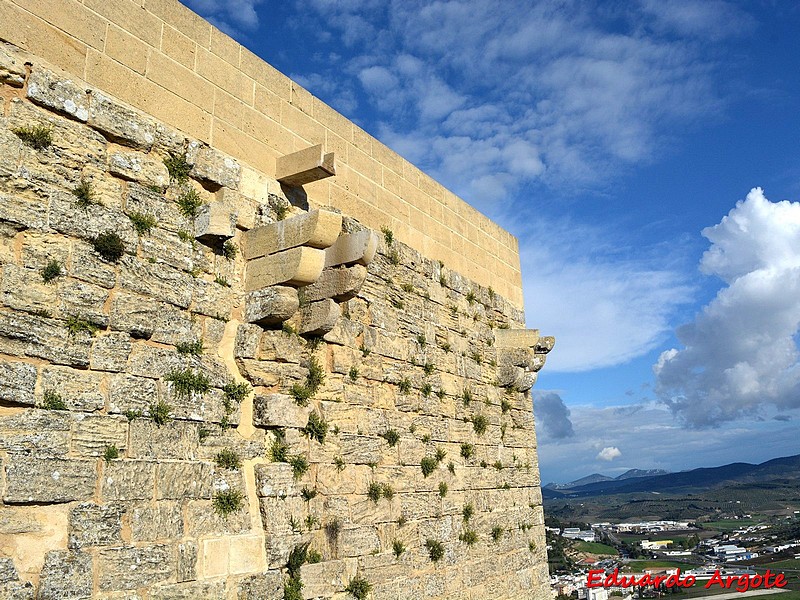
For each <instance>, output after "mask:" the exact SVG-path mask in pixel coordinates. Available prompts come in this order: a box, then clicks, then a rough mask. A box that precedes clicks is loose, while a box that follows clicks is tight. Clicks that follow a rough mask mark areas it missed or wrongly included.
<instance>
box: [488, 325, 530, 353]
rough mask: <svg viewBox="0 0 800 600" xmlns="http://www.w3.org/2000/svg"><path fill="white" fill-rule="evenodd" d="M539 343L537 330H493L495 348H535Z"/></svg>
mask: <svg viewBox="0 0 800 600" xmlns="http://www.w3.org/2000/svg"><path fill="white" fill-rule="evenodd" d="M538 343H539V330H538V329H495V330H494V345H495V347H496V348H498V349H501V348H512V349H513V348H535V347H536V345H537V344H538Z"/></svg>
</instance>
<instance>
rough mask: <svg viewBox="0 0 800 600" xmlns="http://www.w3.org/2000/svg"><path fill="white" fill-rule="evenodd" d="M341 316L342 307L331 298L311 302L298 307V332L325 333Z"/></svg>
mask: <svg viewBox="0 0 800 600" xmlns="http://www.w3.org/2000/svg"><path fill="white" fill-rule="evenodd" d="M341 316H342V308H341V307H340V306H339V305H338V304H336V302H334V301H333V300H330V299H327V300H320V301H319V302H311V303H310V304H307V305H305V306H304V307H303V308H301V309H300V327H299V329H298V333H301V334H309V335H325V334H326V333H328V332H329V331H330V330H331V329H333V326H334V325H336V321H338V320H339V317H341Z"/></svg>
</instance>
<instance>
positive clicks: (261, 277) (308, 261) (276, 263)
mask: <svg viewBox="0 0 800 600" xmlns="http://www.w3.org/2000/svg"><path fill="white" fill-rule="evenodd" d="M324 262H325V253H324V252H323V251H322V250H315V249H314V248H306V247H301V248H292V249H291V250H285V251H284V252H278V253H277V254H272V255H270V256H262V257H261V258H256V259H254V260H251V261H248V263H247V279H246V281H245V289H246V290H247V291H248V292H251V291H253V290H259V289H261V288H265V287H268V286H271V285H280V284H286V285H308V284H309V283H314V282H315V281H316V280H317V278H318V277H319V276H320V274H321V273H322V265H323V264H324Z"/></svg>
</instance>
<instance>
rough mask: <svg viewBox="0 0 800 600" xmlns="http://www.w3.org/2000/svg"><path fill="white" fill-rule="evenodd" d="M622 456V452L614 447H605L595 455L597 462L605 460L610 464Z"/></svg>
mask: <svg viewBox="0 0 800 600" xmlns="http://www.w3.org/2000/svg"><path fill="white" fill-rule="evenodd" d="M620 456H622V452H620V449H619V448H617V447H616V446H606V447H605V448H603V449H602V450H600V452H598V453H597V460H605V461H607V462H611V461H612V460H614V459H615V458H619V457H620Z"/></svg>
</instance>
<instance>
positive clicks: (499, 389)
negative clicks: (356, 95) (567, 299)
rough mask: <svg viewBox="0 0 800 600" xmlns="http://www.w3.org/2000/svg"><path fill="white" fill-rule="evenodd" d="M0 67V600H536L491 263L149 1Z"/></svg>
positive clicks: (501, 297) (372, 163) (53, 6)
mask: <svg viewBox="0 0 800 600" xmlns="http://www.w3.org/2000/svg"><path fill="white" fill-rule="evenodd" d="M0 40H2V41H0V499H2V503H1V504H0V600H3V599H9V600H10V599H14V600H33V599H40V600H65V599H76V600H77V599H84V598H93V599H94V598H98V599H99V598H102V599H108V600H111V599H119V600H146V599H151V600H155V599H159V600H168V599H169V600H177V599H185V600H190V599H191V600H218V599H230V600H233V599H241V600H245V599H246V600H265V599H284V600H297V599H301V598H302V599H312V598H320V599H337V600H344V599H347V598H358V599H364V598H374V599H376V600H389V599H392V600H415V599H420V598H436V599H445V598H447V599H454V600H455V599H473V600H478V599H481V600H483V599H517V598H526V599H535V600H544V599H545V598H548V597H549V589H548V587H549V586H548V574H547V564H546V551H545V542H544V529H543V515H542V506H541V491H540V487H539V484H540V482H539V472H538V464H537V458H536V437H535V433H534V421H533V414H532V411H531V400H530V396H529V394H528V390H529V389H530V388H531V386H533V384H534V383H535V380H536V374H537V372H538V371H539V370H540V369H541V368H542V367H543V365H544V362H545V358H546V355H547V353H548V352H549V351H550V350H551V349H552V347H553V344H554V340H553V338H550V337H542V336H540V335H539V333H538V332H537V331H535V330H525V329H524V315H523V313H522V292H521V281H520V274H519V273H520V272H519V257H518V254H517V246H516V240H515V239H514V238H513V236H511V235H510V234H508V233H507V232H505V231H503V230H502V229H500V228H499V227H498V226H497V225H495V224H493V223H492V222H491V221H489V220H487V219H486V218H485V217H483V216H482V215H480V214H479V213H477V212H475V211H474V210H473V209H471V208H469V207H468V206H467V205H466V204H465V203H464V202H463V201H461V200H460V199H458V198H457V197H455V196H454V195H452V194H451V193H450V192H448V191H447V190H445V189H444V188H442V187H441V186H440V185H439V184H437V183H436V182H434V181H433V180H431V179H430V178H429V177H427V176H426V175H424V174H422V173H421V172H420V171H419V170H417V169H416V168H415V167H413V166H412V165H410V164H409V163H408V162H407V161H405V160H403V159H402V158H400V157H399V156H397V155H396V154H394V153H393V152H392V151H390V150H389V149H388V148H386V147H385V146H383V145H382V144H380V143H379V142H378V141H377V140H374V139H373V138H371V137H370V136H369V135H368V134H366V133H364V132H363V131H361V130H360V129H359V128H357V127H356V126H355V125H353V124H352V123H350V122H349V121H347V119H345V118H344V117H342V116H341V115H339V114H338V113H335V112H334V111H333V110H332V109H330V108H329V107H327V106H325V105H324V104H323V103H321V102H320V101H319V100H317V99H316V98H314V97H313V96H311V95H310V94H309V93H308V92H306V91H305V90H303V89H302V88H300V87H299V86H298V85H297V84H296V83H294V82H292V81H291V80H289V79H287V78H286V77H284V76H283V75H281V74H280V73H278V72H277V71H275V70H274V69H272V68H271V67H270V66H269V65H267V64H266V63H264V62H263V61H261V60H260V59H258V58H257V57H255V56H254V55H252V54H251V53H249V52H248V51H247V50H245V49H244V48H242V47H241V46H239V45H238V44H236V43H235V42H234V41H233V40H231V39H230V38H228V37H227V36H225V35H224V34H222V33H221V32H219V31H218V30H216V29H214V28H213V27H211V26H210V25H209V24H208V23H206V22H205V21H203V20H202V19H200V18H199V17H197V16H196V15H194V14H193V13H192V12H191V11H189V10H188V9H186V8H184V7H183V6H181V5H180V4H178V3H177V2H176V1H174V0H136V1H132V0H83V1H80V2H79V1H78V0H0Z"/></svg>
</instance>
